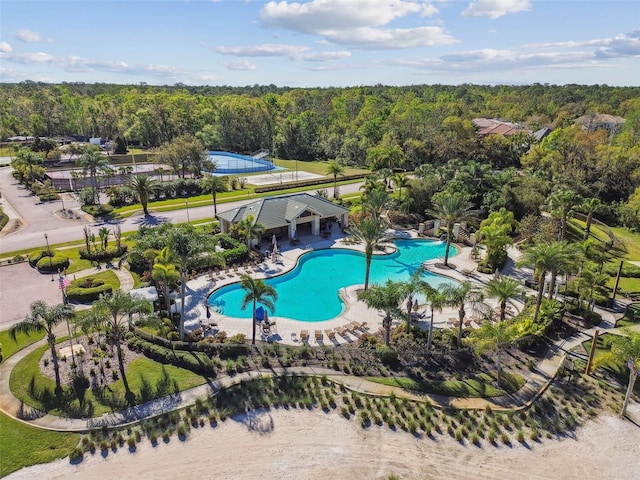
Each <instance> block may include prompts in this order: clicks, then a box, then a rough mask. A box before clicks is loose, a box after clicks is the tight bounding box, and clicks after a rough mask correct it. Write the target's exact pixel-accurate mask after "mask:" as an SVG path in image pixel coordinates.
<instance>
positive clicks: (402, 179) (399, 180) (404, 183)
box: [391, 173, 409, 203]
mask: <svg viewBox="0 0 640 480" xmlns="http://www.w3.org/2000/svg"><path fill="white" fill-rule="evenodd" d="M391 181H392V182H393V184H394V185H395V186H396V188H397V189H398V202H400V203H402V189H403V188H405V187H408V186H409V177H407V176H406V175H405V174H404V173H396V174H395V175H394V176H392V177H391Z"/></svg>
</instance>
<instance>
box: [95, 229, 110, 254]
mask: <svg viewBox="0 0 640 480" xmlns="http://www.w3.org/2000/svg"><path fill="white" fill-rule="evenodd" d="M109 235H111V230H110V229H109V228H108V227H100V229H99V230H98V237H99V238H100V248H102V250H106V249H107V245H109Z"/></svg>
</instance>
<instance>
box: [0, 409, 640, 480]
mask: <svg viewBox="0 0 640 480" xmlns="http://www.w3.org/2000/svg"><path fill="white" fill-rule="evenodd" d="M637 407H638V406H637V405H635V406H634V409H635V411H636V412H638V413H640V409H639V408H637ZM483 443H484V445H483V447H482V448H478V447H475V446H471V445H469V444H467V445H465V446H461V445H460V444H458V443H457V442H456V441H455V440H453V439H452V438H450V437H449V436H448V435H436V437H435V439H434V440H431V439H428V438H426V439H421V438H416V437H414V436H412V435H411V434H409V433H405V432H391V431H390V430H389V429H388V428H386V427H377V426H376V427H372V428H369V429H367V430H363V429H362V428H360V426H359V425H358V424H357V423H356V422H355V421H347V420H345V419H343V418H342V417H340V416H339V415H338V414H336V413H330V414H325V413H323V412H321V411H313V412H301V411H296V410H290V411H286V410H274V411H269V412H261V413H259V414H257V415H256V416H252V417H244V418H236V419H235V420H227V421H226V422H224V423H222V424H219V425H218V426H217V427H216V428H210V427H209V426H206V427H204V428H200V429H196V430H192V434H191V435H190V437H189V438H188V440H187V441H185V442H182V441H179V440H178V439H176V437H172V439H171V441H170V442H169V443H167V444H164V443H161V444H160V445H158V446H157V447H155V448H154V447H152V446H151V444H150V443H149V442H148V441H146V440H145V441H143V442H142V444H141V445H140V446H139V448H138V449H137V451H136V452H135V453H129V452H128V450H127V449H126V447H125V448H123V449H120V451H118V452H117V453H115V454H114V453H110V454H109V455H108V456H106V458H103V457H102V456H101V455H100V453H96V454H95V455H93V456H91V455H86V456H85V460H84V461H83V462H82V463H80V464H79V465H70V464H69V461H68V460H60V461H57V462H54V463H51V464H48V465H39V466H35V467H30V468H27V469H23V470H21V471H19V472H16V473H14V474H13V475H10V476H8V477H7V480H21V479H29V480H31V479H34V478H37V479H67V478H83V479H87V478H91V479H103V478H104V479H106V478H121V479H126V478H137V479H147V478H149V479H151V478H153V479H157V480H161V479H171V480H175V479H176V478H187V477H188V478H189V479H190V480H198V479H210V478H215V479H235V478H243V479H265V480H266V479H300V480H307V479H308V480H311V479H326V478H332V477H333V478H342V479H349V480H359V479H363V480H364V479H382V478H387V477H388V476H389V475H392V474H395V475H398V476H399V477H400V478H403V479H423V480H424V479H451V478H455V479H497V478H499V479H504V480H508V479H514V480H515V479H517V480H527V479H531V480H533V479H563V480H570V479H579V480H584V478H589V477H592V476H593V475H594V474H596V475H595V477H594V478H615V479H616V480H637V479H638V478H640V428H638V427H637V426H636V425H634V424H633V423H631V422H628V421H621V420H619V419H618V418H617V417H615V416H613V415H603V416H601V417H599V418H598V419H596V420H595V421H591V422H589V423H587V425H585V426H584V427H582V428H580V429H578V430H577V432H576V435H575V437H574V438H565V439H563V440H544V441H543V442H542V443H539V444H533V445H531V446H530V448H527V447H524V446H522V445H519V444H515V445H513V446H512V447H506V446H503V445H501V446H499V447H497V448H496V447H493V446H490V445H488V443H487V442H483Z"/></svg>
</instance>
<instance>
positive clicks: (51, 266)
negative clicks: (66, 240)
mask: <svg viewBox="0 0 640 480" xmlns="http://www.w3.org/2000/svg"><path fill="white" fill-rule="evenodd" d="M67 267H69V257H65V256H64V255H59V254H57V253H54V254H53V255H52V256H51V257H49V256H46V252H45V255H44V256H42V257H41V258H40V259H39V260H38V262H37V263H36V268H37V269H38V270H40V271H41V272H57V271H59V270H64V269H65V268H67Z"/></svg>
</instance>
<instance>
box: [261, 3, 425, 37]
mask: <svg viewBox="0 0 640 480" xmlns="http://www.w3.org/2000/svg"><path fill="white" fill-rule="evenodd" d="M422 10H423V6H421V5H420V4H419V3H416V2H414V1H406V0H389V1H385V2H381V1H380V0H312V1H311V2H308V3H297V2H288V1H281V2H276V1H271V2H269V3H267V4H266V5H265V6H264V8H263V9H262V10H261V11H260V19H261V20H262V22H263V23H265V24H266V25H269V26H274V27H280V28H285V29H288V30H294V31H296V32H301V33H311V34H322V32H324V31H326V30H349V29H351V28H358V27H371V26H380V25H386V24H387V23H389V22H391V21H393V20H395V19H397V18H401V17H403V16H405V15H407V14H409V13H420V12H421V11H422ZM427 11H428V10H427Z"/></svg>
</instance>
